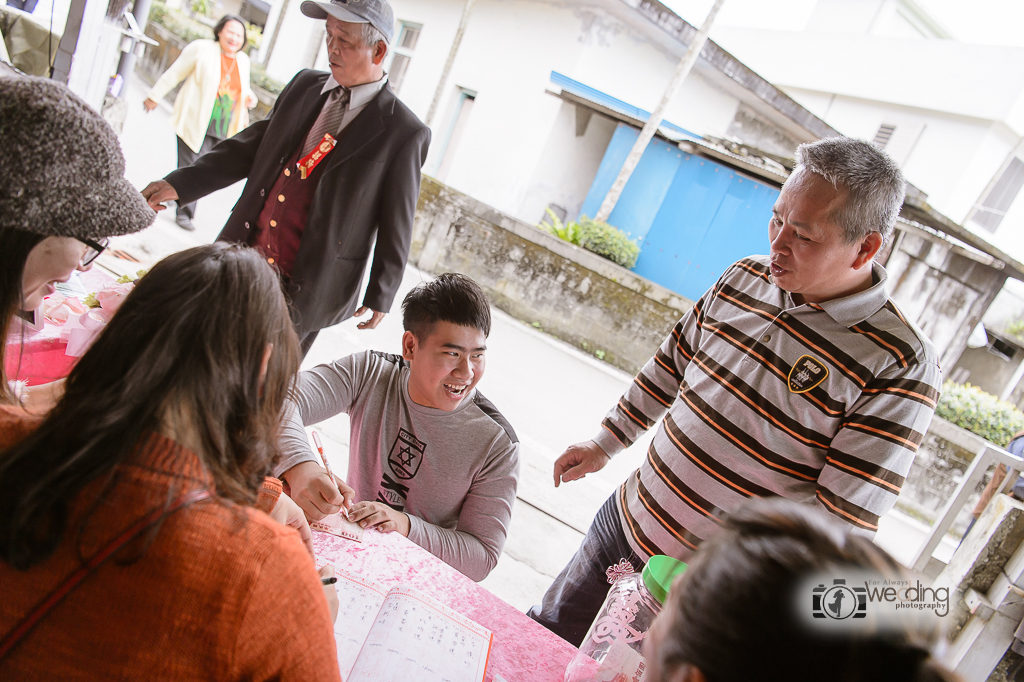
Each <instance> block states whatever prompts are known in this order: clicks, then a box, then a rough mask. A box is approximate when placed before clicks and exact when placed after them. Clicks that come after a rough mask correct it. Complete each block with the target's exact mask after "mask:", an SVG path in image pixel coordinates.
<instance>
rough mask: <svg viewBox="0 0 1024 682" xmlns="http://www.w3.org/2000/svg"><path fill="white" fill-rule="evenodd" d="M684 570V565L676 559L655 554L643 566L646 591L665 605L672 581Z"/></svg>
mask: <svg viewBox="0 0 1024 682" xmlns="http://www.w3.org/2000/svg"><path fill="white" fill-rule="evenodd" d="M685 570H686V564H684V563H683V562H682V561H679V560H678V559H673V558H672V557H669V556H664V555H661V554H657V555H655V556H652V557H651V560H650V561H648V562H647V565H646V566H644V572H643V574H642V575H643V579H644V585H646V586H647V591H648V592H650V593H651V594H652V595H653V596H654V598H655V599H657V600H658V601H659V602H660V603H662V604H664V603H665V597H666V596H668V590H669V588H670V587H672V580H673V579H674V578H675V577H676V576H677V575H679V574H680V573H682V572H683V571H685Z"/></svg>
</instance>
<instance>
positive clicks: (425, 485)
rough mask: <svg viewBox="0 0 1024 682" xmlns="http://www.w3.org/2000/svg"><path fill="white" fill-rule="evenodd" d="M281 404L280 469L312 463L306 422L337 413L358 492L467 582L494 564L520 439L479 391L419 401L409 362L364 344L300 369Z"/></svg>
mask: <svg viewBox="0 0 1024 682" xmlns="http://www.w3.org/2000/svg"><path fill="white" fill-rule="evenodd" d="M286 412H287V413H288V418H287V420H286V422H285V428H284V432H283V434H282V436H281V453H282V461H281V463H280V465H279V466H278V467H277V473H278V474H279V475H280V474H281V473H283V472H284V471H287V470H288V469H290V468H292V467H293V466H295V465H296V464H300V463H302V462H306V461H319V460H318V458H317V457H316V455H315V454H313V451H312V450H311V449H310V447H309V441H308V439H307V436H306V430H305V428H304V427H305V426H306V425H309V424H316V423H318V422H321V421H323V420H324V419H328V418H329V417H333V416H334V415H336V414H338V413H340V412H345V413H347V414H348V415H349V417H350V419H351V425H352V426H351V429H352V435H351V439H350V443H351V446H350V453H349V464H348V477H347V478H346V482H347V483H348V484H349V485H350V486H352V488H353V489H354V490H355V491H356V500H357V501H366V500H369V501H378V502H384V503H385V504H387V505H388V506H390V507H392V508H394V509H397V510H399V511H404V512H405V513H406V514H408V516H409V521H410V530H409V539H410V540H412V541H413V542H415V543H416V544H417V545H419V546H420V547H422V548H424V549H425V550H427V551H428V552H430V553H431V554H433V555H434V556H436V557H438V558H439V559H441V560H442V561H444V562H445V563H447V564H449V565H451V566H452V567H454V568H456V569H458V570H459V571H461V572H462V573H464V574H465V575H467V576H468V577H470V578H472V579H473V580H483V579H484V578H485V577H487V574H488V573H490V572H491V569H493V568H494V567H495V565H497V563H498V557H499V556H501V550H502V547H504V545H505V537H506V535H507V534H508V524H509V520H510V519H511V517H512V502H513V500H515V497H516V485H517V484H518V479H519V439H518V438H516V434H515V432H514V431H513V430H512V427H511V426H510V425H509V423H508V422H507V421H506V420H505V418H504V417H503V416H502V415H501V413H500V412H498V410H497V409H496V408H495V407H494V405H493V404H492V403H491V402H490V401H489V400H487V399H486V398H484V397H483V395H481V394H480V392H479V391H477V390H476V389H473V392H471V393H470V394H469V395H468V396H466V398H465V399H464V400H463V401H462V403H461V404H460V405H459V407H458V408H457V409H455V410H454V411H452V412H445V411H443V410H438V409H435V408H431V407H424V406H422V405H417V404H416V403H414V402H413V401H412V399H411V398H410V397H409V365H408V363H407V362H405V361H404V360H403V359H402V358H401V357H400V356H398V355H390V354H387V353H380V352H377V351H366V352H363V353H356V354H355V355H350V356H348V357H345V358H341V359H339V360H335V361H334V362H333V363H331V364H329V365H320V366H318V367H315V368H313V369H311V370H309V371H307V372H300V373H299V378H298V383H297V389H296V394H295V396H294V400H289V401H288V404H286Z"/></svg>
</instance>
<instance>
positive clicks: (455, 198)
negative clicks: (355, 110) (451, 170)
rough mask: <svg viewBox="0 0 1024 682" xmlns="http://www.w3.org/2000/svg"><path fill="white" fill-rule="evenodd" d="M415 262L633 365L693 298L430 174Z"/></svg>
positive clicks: (564, 337)
mask: <svg viewBox="0 0 1024 682" xmlns="http://www.w3.org/2000/svg"><path fill="white" fill-rule="evenodd" d="M409 262H410V263H411V264H414V265H416V266H417V267H419V268H421V269H423V270H426V271H427V272H431V273H435V274H437V273H441V272H449V271H456V272H461V273H464V274H466V275H469V276H470V277H472V278H473V279H475V280H476V281H477V282H479V283H480V285H481V286H482V287H483V288H484V290H485V291H486V292H487V294H488V296H489V297H490V298H491V301H492V303H493V304H494V305H495V306H497V307H498V308H500V309H502V310H504V311H505V312H507V313H509V314H511V315H513V316H515V317H517V318H519V319H520V320H523V321H525V322H527V323H531V324H533V325H534V326H536V327H538V328H540V329H543V330H544V331H545V332H547V333H549V334H552V335H554V336H556V337H558V338H559V339H561V340H563V341H566V342H567V343H571V344H572V345H574V346H576V347H578V348H580V349H581V350H583V351H585V352H587V353H592V354H594V355H596V356H597V357H599V358H601V359H603V360H604V361H606V362H609V363H611V364H613V365H615V366H617V367H619V368H621V369H624V370H626V371H627V372H636V371H637V370H638V369H639V368H640V367H641V366H643V364H644V363H645V362H646V361H647V360H648V359H650V357H651V356H652V355H653V354H654V351H655V350H656V349H657V347H658V346H659V345H660V344H661V342H662V341H663V340H664V339H665V337H666V336H667V335H668V333H669V331H671V329H672V326H673V325H674V324H675V323H676V322H677V321H678V320H679V318H680V317H682V315H683V313H684V312H685V311H686V310H688V309H689V308H690V307H691V306H692V305H693V302H692V301H690V300H688V299H685V298H683V297H682V296H679V295H678V294H676V293H674V292H671V291H669V290H667V289H664V288H663V287H660V286H658V285H656V284H654V283H652V282H649V281H647V280H645V279H643V278H642V277H638V276H637V275H635V274H633V273H632V272H630V271H629V270H626V269H625V268H622V267H619V266H618V265H615V264H614V263H612V262H611V261H608V260H606V259H604V258H601V257H600V256H597V255H595V254H593V253H590V252H589V251H586V250H584V249H580V248H579V247H576V246H573V245H572V244H569V243H568V242H564V241H562V240H560V239H557V238H555V237H552V236H550V235H548V234H545V233H543V232H541V231H540V230H538V229H537V228H536V227H534V226H532V225H528V224H526V223H522V222H519V221H517V220H515V219H513V218H509V217H508V216H505V215H502V214H501V213H500V212H498V211H496V210H495V209H493V208H491V207H490V206H487V205H485V204H483V203H482V202H479V201H476V200H475V199H472V198H470V197H468V196H466V195H465V194H462V193H460V192H457V191H455V190H453V189H451V188H449V187H446V186H444V185H442V184H440V183H439V182H437V181H436V180H433V179H432V178H429V177H424V178H423V186H422V190H421V192H420V199H419V204H418V205H417V209H416V223H415V226H414V230H413V244H412V255H411V256H410V258H409Z"/></svg>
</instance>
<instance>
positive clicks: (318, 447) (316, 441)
mask: <svg viewBox="0 0 1024 682" xmlns="http://www.w3.org/2000/svg"><path fill="white" fill-rule="evenodd" d="M313 443H314V444H315V445H316V451H317V452H319V453H320V461H321V462H323V463H324V469H326V470H327V475H328V476H330V477H331V480H332V481H334V482H335V485H337V479H336V478H334V472H333V471H331V465H330V463H329V462H328V461H327V455H325V454H324V444H323V443H321V442H320V434H318V433H317V432H316V431H313ZM338 492H339V493H340V492H341V488H338ZM341 515H342V516H344V517H345V518H346V519H347V518H348V510H347V509H345V505H342V506H341Z"/></svg>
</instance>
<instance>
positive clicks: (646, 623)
mask: <svg viewBox="0 0 1024 682" xmlns="http://www.w3.org/2000/svg"><path fill="white" fill-rule="evenodd" d="M685 570H686V564H684V563H683V562H681V561H677V560H676V559H673V558H671V557H667V556H654V557H651V560H650V561H648V562H647V565H646V566H644V570H643V572H642V573H629V574H626V575H625V576H623V577H621V578H619V579H618V580H616V581H615V582H614V583H613V584H612V586H611V589H610V590H608V596H607V597H606V598H605V600H604V606H602V607H601V611H600V612H598V614H597V618H596V619H595V620H594V624H593V625H591V626H590V631H589V632H588V633H587V637H586V639H585V640H583V644H582V645H581V646H580V650H579V652H577V654H576V655H575V656H574V657H573V659H572V661H570V662H569V666H568V667H567V668H566V669H565V682H642V680H643V679H644V675H645V673H646V670H647V663H646V661H644V657H643V655H642V654H641V653H640V647H641V646H642V644H643V640H644V637H646V636H647V631H648V630H650V628H651V625H652V624H653V623H654V619H655V618H656V617H657V615H658V613H659V612H660V611H661V606H662V604H663V603H664V602H665V596H666V595H667V594H668V588H669V587H670V586H671V585H672V579H673V578H674V577H675V576H676V575H678V574H680V573H682V572H683V571H685Z"/></svg>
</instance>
